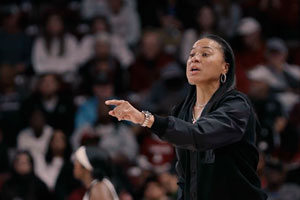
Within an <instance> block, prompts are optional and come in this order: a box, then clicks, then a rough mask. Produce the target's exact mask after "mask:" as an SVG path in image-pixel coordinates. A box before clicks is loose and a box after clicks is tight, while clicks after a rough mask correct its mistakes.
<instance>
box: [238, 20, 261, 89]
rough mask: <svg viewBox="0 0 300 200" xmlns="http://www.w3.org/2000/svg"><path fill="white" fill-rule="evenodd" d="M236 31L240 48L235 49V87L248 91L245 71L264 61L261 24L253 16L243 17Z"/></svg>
mask: <svg viewBox="0 0 300 200" xmlns="http://www.w3.org/2000/svg"><path fill="white" fill-rule="evenodd" d="M237 31H238V34H239V36H240V37H241V43H240V44H241V46H240V47H239V48H240V49H236V53H235V55H236V66H237V67H236V73H237V74H236V77H237V87H238V89H239V90H241V91H242V92H245V93H248V90H249V80H248V79H247V75H246V74H247V71H249V70H250V69H253V68H254V67H255V66H256V65H258V64H261V63H263V62H264V52H265V44H264V42H263V40H262V36H261V26H260V24H259V22H258V21H256V20H255V19H254V18H250V17H246V18H243V19H242V20H241V21H240V23H239V25H238V29H237Z"/></svg>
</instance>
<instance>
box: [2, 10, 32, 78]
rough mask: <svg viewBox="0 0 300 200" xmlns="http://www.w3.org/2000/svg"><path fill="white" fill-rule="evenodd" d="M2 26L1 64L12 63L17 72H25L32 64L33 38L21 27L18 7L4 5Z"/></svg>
mask: <svg viewBox="0 0 300 200" xmlns="http://www.w3.org/2000/svg"><path fill="white" fill-rule="evenodd" d="M2 8H3V10H2V11H3V12H4V13H3V14H4V17H3V19H2V23H1V25H2V26H1V28H0V64H3V63H6V64H10V66H11V67H13V68H15V70H16V72H17V73H24V72H25V71H26V70H27V69H28V65H29V64H30V51H31V40H30V38H29V37H28V36H27V35H25V33H24V32H23V31H22V30H21V27H20V18H21V12H20V10H19V8H18V7H16V6H13V5H10V6H3V7H2Z"/></svg>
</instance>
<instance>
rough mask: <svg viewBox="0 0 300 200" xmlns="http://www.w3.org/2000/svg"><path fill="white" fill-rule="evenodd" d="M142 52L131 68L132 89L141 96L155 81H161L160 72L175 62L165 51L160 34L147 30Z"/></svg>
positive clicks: (144, 35) (143, 38)
mask: <svg viewBox="0 0 300 200" xmlns="http://www.w3.org/2000/svg"><path fill="white" fill-rule="evenodd" d="M141 43H142V44H141V52H140V55H139V56H138V57H137V59H136V61H135V63H134V64H133V65H132V66H131V67H130V89H131V90H132V91H133V92H136V93H139V94H141V95H143V94H145V93H148V92H149V90H150V88H151V87H152V85H153V83H154V81H156V80H158V79H159V77H160V76H159V75H160V70H161V69H162V68H164V67H166V66H167V65H168V64H169V63H171V62H172V61H173V58H172V57H171V56H169V55H168V54H166V53H165V52H164V51H163V49H164V48H163V46H162V45H163V44H162V42H161V38H160V35H159V32H157V31H156V30H147V31H145V32H144V34H143V37H142V41H141Z"/></svg>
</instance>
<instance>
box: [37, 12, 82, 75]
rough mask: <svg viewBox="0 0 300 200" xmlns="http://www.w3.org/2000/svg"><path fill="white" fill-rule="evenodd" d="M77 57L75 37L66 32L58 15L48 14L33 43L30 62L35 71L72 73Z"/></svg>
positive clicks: (38, 72)
mask: <svg viewBox="0 0 300 200" xmlns="http://www.w3.org/2000/svg"><path fill="white" fill-rule="evenodd" d="M79 58H80V56H79V55H78V46H77V40H76V38H75V37H74V36H73V35H71V34H69V33H66V30H65V27H64V23H63V19H62V17H61V16H60V15H58V14H50V15H49V16H48V17H47V19H46V23H45V30H43V34H42V35H40V36H39V37H38V38H37V39H36V40H35V41H34V44H33V50H32V63H33V69H34V71H35V73H37V74H44V73H58V74H62V75H65V74H66V73H74V72H76V70H77V65H78V63H79V60H78V59H79Z"/></svg>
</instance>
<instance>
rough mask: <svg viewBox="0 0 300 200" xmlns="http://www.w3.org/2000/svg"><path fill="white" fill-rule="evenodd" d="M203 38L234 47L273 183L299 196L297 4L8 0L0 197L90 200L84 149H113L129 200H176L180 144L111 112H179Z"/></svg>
mask: <svg viewBox="0 0 300 200" xmlns="http://www.w3.org/2000/svg"><path fill="white" fill-rule="evenodd" d="M204 34H217V35H220V36H222V37H223V38H225V39H226V40H228V41H229V42H230V44H231V45H232V47H233V48H234V51H235V56H236V65H237V71H236V74H237V88H238V89H239V90H241V91H242V92H244V93H246V94H247V95H248V96H249V97H250V99H251V100H252V103H253V106H254V108H255V110H256V113H257V116H258V118H259V120H260V123H261V127H262V131H261V132H259V133H258V135H257V147H258V149H259V152H260V161H259V165H258V169H257V173H258V174H259V177H260V178H261V184H262V187H263V188H264V189H265V191H266V192H267V193H268V195H269V199H270V200H277V199H280V200H297V199H300V101H299V97H300V95H299V94H300V93H299V92H300V67H299V65H300V37H299V35H300V3H299V1H298V0H211V1H199V0H47V1H45V0H39V1H37V0H1V2H0V199H1V200H13V199H24V200H34V199H44V200H47V199H49V200H50V199H51V200H52V199H58V200H60V199H61V200H64V199H68V200H79V199H82V197H83V195H84V193H85V191H86V188H84V187H83V185H82V184H81V183H80V182H79V181H78V180H76V179H75V178H74V175H73V162H72V153H73V152H74V151H75V150H76V149H77V148H78V147H80V146H81V145H90V146H99V147H101V148H102V149H104V150H106V151H107V152H108V153H109V155H110V157H111V160H112V162H113V168H114V169H113V171H114V175H113V177H111V180H112V182H113V183H114V185H115V187H116V188H117V191H118V193H119V196H120V199H121V200H130V199H138V200H139V199H143V200H168V199H169V200H172V199H176V191H177V184H176V183H177V177H176V173H175V171H174V164H175V162H176V160H175V152H174V149H173V147H172V146H171V145H170V144H168V143H165V142H163V141H161V140H159V138H157V137H156V136H155V135H154V134H152V133H151V132H150V131H149V130H147V129H145V128H141V127H140V126H137V125H134V124H131V123H129V122H126V121H125V122H124V121H122V122H118V121H117V120H115V119H113V118H111V117H110V116H109V115H108V111H109V110H110V109H112V108H111V107H108V106H106V105H105V104H104V101H105V100H107V99H112V98H117V99H126V100H128V101H130V102H131V103H133V104H134V105H135V106H136V107H137V108H139V109H140V110H142V109H143V110H149V111H151V112H153V113H156V114H160V115H168V114H169V113H170V111H171V110H172V107H173V106H174V105H176V104H178V103H179V102H180V101H181V100H182V99H183V98H184V97H185V95H186V92H187V88H188V84H187V81H186V77H185V64H186V60H187V58H188V56H189V51H190V49H191V47H192V45H193V43H194V42H195V41H196V40H197V38H199V37H201V36H202V35H204Z"/></svg>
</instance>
